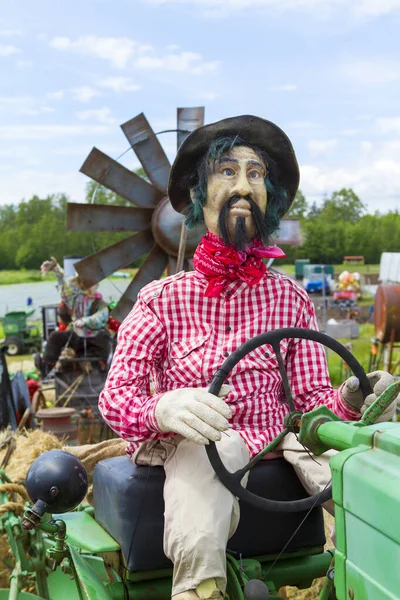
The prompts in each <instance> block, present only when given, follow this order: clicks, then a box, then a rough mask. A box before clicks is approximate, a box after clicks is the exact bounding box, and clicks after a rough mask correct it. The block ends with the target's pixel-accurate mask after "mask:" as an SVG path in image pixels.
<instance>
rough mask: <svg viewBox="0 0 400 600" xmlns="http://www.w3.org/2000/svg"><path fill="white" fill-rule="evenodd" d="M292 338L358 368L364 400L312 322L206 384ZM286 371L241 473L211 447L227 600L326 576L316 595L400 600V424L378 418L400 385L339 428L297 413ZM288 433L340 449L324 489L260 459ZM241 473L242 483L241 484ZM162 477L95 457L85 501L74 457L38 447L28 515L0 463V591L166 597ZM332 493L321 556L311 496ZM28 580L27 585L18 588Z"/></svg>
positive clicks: (324, 415) (270, 338)
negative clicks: (270, 433)
mask: <svg viewBox="0 0 400 600" xmlns="http://www.w3.org/2000/svg"><path fill="white" fill-rule="evenodd" d="M288 337H295V338H299V337H301V338H309V339H313V340H314V341H319V342H321V343H324V344H325V345H327V346H328V347H330V348H331V349H332V350H335V351H337V352H338V353H339V354H340V356H341V357H342V358H343V360H346V362H347V363H348V364H349V365H350V366H351V368H352V370H353V372H354V373H355V374H356V375H357V376H358V377H359V379H360V386H361V389H362V391H363V394H364V397H365V396H366V395H367V394H368V393H369V392H370V390H369V383H368V380H367V378H366V376H365V373H364V372H363V370H362V368H361V366H360V365H359V364H358V362H357V361H356V360H355V359H354V357H353V356H352V355H351V354H350V353H349V352H348V351H346V350H345V349H344V348H343V347H342V346H341V345H340V344H339V343H338V342H336V341H335V340H332V339H331V338H329V337H328V336H326V335H323V334H320V333H318V332H315V331H310V330H301V329H282V330H276V331H274V332H269V333H266V334H262V335H260V336H258V337H256V338H253V339H252V340H250V341H248V342H246V343H245V344H244V345H243V346H242V347H241V348H239V349H238V350H237V351H236V352H235V353H234V354H232V355H231V356H230V357H229V358H228V359H227V360H226V361H225V363H224V364H223V365H222V367H221V369H220V370H219V371H218V372H217V374H216V375H215V377H214V379H213V381H212V384H211V388H210V389H211V390H212V393H218V390H219V389H220V387H221V385H222V384H223V382H224V381H225V379H226V378H227V377H228V376H229V373H230V371H231V369H232V368H233V367H234V366H235V365H236V364H237V362H239V360H240V359H241V358H243V356H245V354H247V352H250V351H252V350H254V349H255V348H258V347H259V346H261V345H264V344H269V345H270V346H272V349H273V350H274V351H275V352H277V349H278V348H279V342H280V340H281V339H283V338H288ZM277 358H278V354H277ZM278 362H279V360H278ZM281 374H282V377H283V380H284V386H285V392H286V400H287V402H288V404H289V406H290V407H291V408H290V412H289V413H288V414H287V415H286V417H285V421H284V424H283V427H284V429H283V431H282V433H281V434H280V435H279V436H278V437H277V438H276V439H275V440H274V441H273V442H272V443H271V444H270V445H269V446H268V447H267V448H265V449H264V450H263V451H262V452H261V453H260V454H259V455H258V456H257V457H255V458H254V459H253V460H252V461H251V462H250V463H249V464H248V465H246V466H245V467H244V468H243V469H241V470H240V471H238V472H237V473H229V472H228V471H227V470H226V469H225V467H224V465H223V464H222V462H221V460H220V458H219V455H218V451H217V447H216V445H215V444H214V443H210V444H209V446H207V447H206V450H205V451H207V454H208V457H209V459H210V462H211V464H212V466H213V468H214V470H215V472H216V473H217V475H218V477H219V478H220V479H221V481H222V483H223V484H224V485H225V486H226V487H227V488H228V489H230V490H231V491H232V492H233V493H234V494H236V495H237V496H238V497H239V498H240V501H241V511H242V517H241V523H240V525H239V529H238V531H237V532H236V534H235V536H234V537H233V538H232V539H231V540H230V541H229V546H228V547H229V550H228V551H227V572H228V586H227V593H226V598H228V599H229V600H266V599H267V598H268V599H269V600H279V599H280V598H281V596H280V594H279V589H280V588H281V587H282V586H285V585H297V586H298V587H300V588H308V587H309V586H310V585H311V583H312V580H313V579H314V578H317V577H325V583H324V585H323V588H322V591H321V592H320V596H319V600H349V599H350V600H398V599H399V598H400V571H399V569H398V560H399V556H400V525H399V524H398V518H397V515H398V512H399V508H400V497H399V489H400V424H398V423H392V422H391V423H380V424H378V425H374V424H373V423H374V421H375V420H376V418H377V417H378V416H379V415H380V414H381V412H382V411H383V410H385V408H386V407H387V406H388V405H389V404H391V402H392V401H393V400H394V398H395V397H396V396H397V394H398V393H399V389H400V382H397V383H395V384H393V385H392V386H390V387H389V388H388V389H387V390H386V391H385V392H384V393H383V394H382V395H381V396H380V397H379V398H378V399H377V400H376V401H375V402H374V404H373V405H372V406H371V407H370V408H369V409H368V410H367V411H366V412H365V413H364V415H363V417H362V420H361V421H358V422H351V423H344V422H342V421H341V420H340V419H339V417H337V416H336V415H334V414H333V413H331V412H330V411H329V410H328V409H327V408H325V407H320V408H318V409H316V410H314V411H312V412H310V413H304V414H301V413H299V412H297V411H295V410H293V400H292V398H291V392H290V388H289V386H288V380H287V376H286V373H285V370H284V367H283V370H281ZM288 431H295V432H298V434H299V436H300V440H301V442H302V443H303V444H304V445H305V446H306V447H307V448H309V449H310V450H311V451H312V452H313V453H314V454H316V455H319V454H322V453H323V452H325V451H326V450H327V449H329V448H334V449H336V450H337V451H338V454H337V455H336V456H334V458H333V459H332V460H331V470H332V488H331V487H330V486H329V487H328V486H327V487H326V488H325V489H324V490H323V491H322V492H321V493H320V494H319V495H316V496H311V497H309V496H308V495H307V493H306V492H305V490H304V489H303V488H302V486H301V485H300V486H299V481H298V479H297V477H296V476H295V474H294V471H293V469H292V467H291V466H290V465H288V463H286V462H285V461H284V460H283V459H276V460H267V461H263V460H261V459H262V457H263V456H264V455H265V454H266V453H267V452H269V451H271V450H272V449H273V448H275V447H276V445H277V444H278V443H279V441H280V440H281V439H282V438H283V437H284V435H285V434H286V433H287V432H288ZM249 470H250V478H249V483H248V486H247V489H245V488H242V487H241V485H240V481H241V480H242V478H243V475H244V473H246V472H247V471H249ZM163 478H164V471H163V469H162V468H160V467H143V466H142V467H140V466H135V465H134V464H133V463H132V462H131V461H130V459H129V458H128V457H117V458H111V459H107V460H105V461H102V462H100V463H99V464H98V465H97V466H96V468H95V470H94V476H93V489H94V508H93V507H92V506H90V505H87V504H79V503H80V502H81V501H82V499H83V498H84V496H85V494H86V490H87V484H88V478H87V475H86V472H85V470H84V468H83V467H82V465H81V464H80V463H79V461H78V460H77V459H76V458H75V457H73V456H71V455H69V454H67V453H64V452H62V451H59V450H56V451H52V452H48V453H44V454H42V455H41V456H40V457H39V458H38V459H37V460H36V461H35V462H34V463H33V465H32V467H31V469H30V471H29V473H28V475H27V479H26V489H27V491H28V493H29V496H30V498H31V501H32V503H33V506H32V504H31V505H28V506H26V507H25V513H24V515H22V512H23V510H22V506H21V503H19V504H18V502H10V500H11V499H12V498H13V497H14V496H15V495H16V494H24V493H25V490H24V488H22V489H21V486H16V485H15V484H12V483H11V482H10V481H9V480H8V478H7V476H6V474H5V473H4V471H0V479H1V484H2V485H1V487H0V503H1V504H2V506H1V511H0V524H1V530H2V532H4V533H5V534H6V535H7V536H8V539H9V543H10V546H11V550H12V553H13V555H14V559H15V560H14V567H13V572H12V575H11V578H10V589H3V590H0V600H6V599H8V600H35V599H36V600H39V599H46V600H50V599H51V600H82V599H84V600H99V599H100V598H101V599H102V600H125V599H132V600H169V598H170V594H171V587H170V586H171V564H170V563H169V561H168V560H167V559H166V557H165V556H164V555H163V552H162V531H163V498H162V489H163ZM96 490H97V492H96ZM331 495H332V497H333V500H334V503H335V516H336V537H337V544H336V549H333V548H332V549H330V550H328V551H325V552H324V549H323V544H324V541H325V536H324V529H323V518H322V511H321V508H320V506H319V505H320V504H321V503H322V502H326V501H327V500H328V499H329V497H330V496H331ZM267 498H268V499H267ZM247 507H248V508H247ZM67 511H69V512H67ZM71 511H72V512H71ZM63 513H65V514H63ZM28 586H29V590H30V592H29V593H28V592H26V591H21V590H22V589H27V587H28Z"/></svg>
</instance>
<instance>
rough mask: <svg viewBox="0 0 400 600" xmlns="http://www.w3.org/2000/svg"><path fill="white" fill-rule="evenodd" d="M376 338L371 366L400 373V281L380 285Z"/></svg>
mask: <svg viewBox="0 0 400 600" xmlns="http://www.w3.org/2000/svg"><path fill="white" fill-rule="evenodd" d="M374 326H375V337H376V340H375V342H374V343H373V346H372V354H371V367H372V369H373V370H375V369H379V368H383V369H385V370H387V371H389V373H392V374H397V375H400V283H385V284H381V285H379V286H378V289H377V291H376V295H375V304H374Z"/></svg>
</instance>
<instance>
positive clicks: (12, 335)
mask: <svg viewBox="0 0 400 600" xmlns="http://www.w3.org/2000/svg"><path fill="white" fill-rule="evenodd" d="M34 312H35V311H34V310H32V311H29V312H24V311H14V312H9V313H6V314H5V315H4V317H3V318H2V319H1V321H2V325H3V330H4V334H5V336H6V340H5V341H6V343H7V340H15V339H16V338H17V339H18V340H19V342H20V345H21V348H22V349H24V348H26V349H27V348H29V347H31V346H38V347H40V346H41V342H42V335H41V331H40V327H38V326H37V325H30V324H29V323H28V319H29V317H30V316H32V314H33V313H34Z"/></svg>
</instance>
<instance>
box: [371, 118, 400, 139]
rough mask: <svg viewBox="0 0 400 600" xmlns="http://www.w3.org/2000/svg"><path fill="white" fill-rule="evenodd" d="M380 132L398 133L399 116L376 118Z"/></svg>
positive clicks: (399, 130)
mask: <svg viewBox="0 0 400 600" xmlns="http://www.w3.org/2000/svg"><path fill="white" fill-rule="evenodd" d="M376 123H377V126H378V130H379V132H380V133H397V134H399V135H400V117H393V118H381V119H377V120H376Z"/></svg>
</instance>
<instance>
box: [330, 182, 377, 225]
mask: <svg viewBox="0 0 400 600" xmlns="http://www.w3.org/2000/svg"><path fill="white" fill-rule="evenodd" d="M365 211H366V206H365V204H363V203H362V202H361V200H360V198H359V197H358V196H357V194H356V193H355V192H354V191H353V190H352V189H351V188H348V189H346V188H343V189H341V190H339V191H338V192H333V194H332V197H331V198H329V199H328V200H325V201H324V204H323V207H322V211H321V215H322V216H324V217H325V218H326V219H328V220H329V221H334V222H337V221H344V222H345V223H357V221H359V220H360V219H361V217H362V216H363V213H365Z"/></svg>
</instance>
